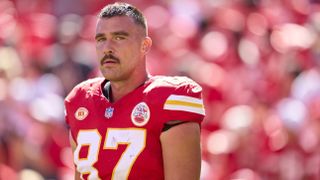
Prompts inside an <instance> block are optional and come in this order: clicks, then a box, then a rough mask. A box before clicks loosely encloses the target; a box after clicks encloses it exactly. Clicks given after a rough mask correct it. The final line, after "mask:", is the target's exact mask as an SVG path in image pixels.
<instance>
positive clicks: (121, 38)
mask: <svg viewBox="0 0 320 180" xmlns="http://www.w3.org/2000/svg"><path fill="white" fill-rule="evenodd" d="M114 39H115V40H117V41H119V40H123V39H125V38H124V37H122V36H116V37H114Z"/></svg>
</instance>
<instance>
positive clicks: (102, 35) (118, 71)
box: [95, 16, 146, 81]
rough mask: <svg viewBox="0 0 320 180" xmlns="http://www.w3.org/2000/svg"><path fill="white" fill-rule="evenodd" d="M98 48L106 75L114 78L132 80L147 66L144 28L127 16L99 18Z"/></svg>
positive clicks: (102, 69) (107, 77)
mask: <svg viewBox="0 0 320 180" xmlns="http://www.w3.org/2000/svg"><path fill="white" fill-rule="evenodd" d="M95 40H96V50H97V55H98V60H99V62H98V63H100V70H101V72H102V74H103V76H104V77H105V78H106V79H108V80H110V81H121V80H126V79H128V78H129V77H130V76H131V75H133V73H134V72H137V71H139V68H145V67H144V65H143V64H144V54H145V51H144V49H143V45H144V43H145V41H146V37H145V35H144V30H143V28H142V27H141V26H140V25H137V24H135V23H134V21H133V20H132V19H131V18H130V17H127V16H115V17H111V18H99V19H98V23H97V28H96V37H95Z"/></svg>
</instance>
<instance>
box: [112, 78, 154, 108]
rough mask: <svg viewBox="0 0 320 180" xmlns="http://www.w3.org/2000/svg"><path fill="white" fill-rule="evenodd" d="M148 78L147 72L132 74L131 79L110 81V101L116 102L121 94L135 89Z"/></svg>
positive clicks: (123, 94)
mask: <svg viewBox="0 0 320 180" xmlns="http://www.w3.org/2000/svg"><path fill="white" fill-rule="evenodd" d="M147 79H148V74H147V73H146V74H144V75H143V76H141V75H140V77H139V78H137V76H132V78H131V79H128V80H125V81H110V84H111V94H110V98H111V102H116V101H118V100H119V99H121V98H122V97H123V96H125V95H127V94H129V93H130V92H131V91H133V90H135V89H136V88H137V87H139V86H141V85H142V84H144V83H145V82H146V81H147Z"/></svg>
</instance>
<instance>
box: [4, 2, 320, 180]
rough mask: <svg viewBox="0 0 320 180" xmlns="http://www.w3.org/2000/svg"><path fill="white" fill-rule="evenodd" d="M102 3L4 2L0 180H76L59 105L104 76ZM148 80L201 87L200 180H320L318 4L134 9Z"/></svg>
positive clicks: (149, 5) (169, 5)
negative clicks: (176, 79) (145, 44)
mask: <svg viewBox="0 0 320 180" xmlns="http://www.w3.org/2000/svg"><path fill="white" fill-rule="evenodd" d="M109 2H114V1H108V0H106V1H103V0H0V179H1V180H7V179H10V180H15V179H20V180H41V179H46V180H47V179H48V180H55V179H58V180H68V179H72V178H73V175H72V173H73V164H72V156H71V149H70V148H69V144H68V134H67V130H66V126H65V123H64V112H63V111H64V110H63V98H64V97H65V95H66V94H67V93H68V92H69V91H70V90H71V88H72V87H73V86H74V85H75V84H77V83H79V82H80V81H82V80H85V79H87V78H89V77H94V76H97V75H99V70H98V69H97V61H96V55H95V44H94V42H93V36H94V31H95V21H96V17H95V16H96V13H97V11H98V10H99V9H100V8H101V7H103V6H104V5H105V4H106V3H109ZM127 2H129V3H132V4H134V5H136V6H137V7H139V8H140V9H141V10H143V12H144V13H145V15H146V16H147V19H148V21H149V28H150V29H149V31H150V36H151V37H152V38H153V41H154V45H153V48H152V51H151V52H150V54H149V58H148V68H149V70H150V72H151V73H152V74H165V75H186V76H189V77H191V78H193V79H194V80H196V81H197V82H198V83H200V84H201V85H202V86H203V88H204V101H205V105H206V114H207V116H206V118H205V120H204V122H203V127H202V150H203V152H202V153H203V161H202V165H203V166H202V174H201V179H202V180H227V179H245V180H278V179H279V180H318V179H320V38H319V32H320V3H319V2H318V1H316V0H128V1H127Z"/></svg>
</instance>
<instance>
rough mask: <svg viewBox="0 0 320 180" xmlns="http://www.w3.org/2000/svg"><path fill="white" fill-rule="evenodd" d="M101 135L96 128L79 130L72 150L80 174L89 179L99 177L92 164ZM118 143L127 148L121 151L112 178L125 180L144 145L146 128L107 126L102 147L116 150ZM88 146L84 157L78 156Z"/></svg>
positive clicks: (95, 160) (96, 154)
mask: <svg viewBox="0 0 320 180" xmlns="http://www.w3.org/2000/svg"><path fill="white" fill-rule="evenodd" d="M101 139H102V138H101V135H100V133H99V131H98V130H97V129H92V130H80V131H79V133H78V137H77V147H76V149H75V151H74V163H75V164H76V165H77V171H79V172H80V173H81V176H82V175H84V174H88V179H89V180H97V179H100V177H99V175H98V170H97V169H96V168H94V167H93V165H94V164H95V163H96V162H97V161H98V154H99V150H100V145H101ZM119 144H126V145H127V148H126V150H125V151H124V152H123V153H122V155H121V157H120V159H119V161H118V162H117V165H116V166H115V167H114V169H113V172H112V178H111V179H112V180H125V179H127V178H128V176H129V174H130V171H131V168H132V166H133V164H134V162H135V160H136V159H137V157H138V156H139V154H140V153H141V152H142V151H143V149H144V148H145V145H146V130H145V129H139V128H123V129H121V128H109V129H108V130H107V132H106V138H105V141H104V144H103V149H111V150H117V148H118V145H119ZM85 146H87V147H88V153H87V157H86V158H80V157H79V153H80V150H81V148H82V147H85Z"/></svg>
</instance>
